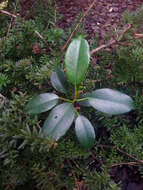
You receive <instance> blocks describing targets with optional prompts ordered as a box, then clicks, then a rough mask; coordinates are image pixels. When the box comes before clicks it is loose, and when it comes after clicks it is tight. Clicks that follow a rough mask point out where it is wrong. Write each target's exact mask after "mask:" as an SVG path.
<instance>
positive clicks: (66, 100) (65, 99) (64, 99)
mask: <svg viewBox="0 0 143 190" xmlns="http://www.w3.org/2000/svg"><path fill="white" fill-rule="evenodd" d="M59 99H60V100H63V101H65V102H70V103H73V101H71V100H69V99H67V98H62V97H59Z"/></svg>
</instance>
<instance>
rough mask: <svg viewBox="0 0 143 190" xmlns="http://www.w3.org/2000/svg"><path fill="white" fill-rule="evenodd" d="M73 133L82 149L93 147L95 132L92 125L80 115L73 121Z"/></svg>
mask: <svg viewBox="0 0 143 190" xmlns="http://www.w3.org/2000/svg"><path fill="white" fill-rule="evenodd" d="M75 132H76V136H77V138H78V140H79V142H80V143H81V145H82V146H83V147H85V148H91V147H92V146H93V144H94V140H95V132H94V128H93V126H92V124H91V123H90V121H89V120H88V119H87V118H86V117H84V116H81V115H79V116H78V117H77V119H76V121H75Z"/></svg>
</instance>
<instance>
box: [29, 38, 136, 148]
mask: <svg viewBox="0 0 143 190" xmlns="http://www.w3.org/2000/svg"><path fill="white" fill-rule="evenodd" d="M89 61H90V51H89V45H88V42H87V41H86V40H85V39H83V38H81V37H79V38H76V39H74V40H73V41H72V42H71V44H70V45H69V47H68V49H67V52H66V55H65V70H66V72H65V73H64V72H63V71H62V70H60V69H58V70H57V71H55V72H52V74H51V83H52V86H53V87H54V88H55V90H56V91H57V94H54V93H43V94H40V95H38V96H36V97H34V98H33V99H32V100H31V101H30V102H29V103H28V104H27V106H26V108H25V111H26V113H30V114H39V113H42V112H46V111H49V110H51V112H50V113H49V115H48V117H47V119H46V120H45V122H44V125H43V127H42V133H41V135H42V136H43V137H45V138H47V137H48V138H51V139H53V140H56V141H57V140H59V139H60V138H61V137H62V136H63V135H65V133H66V132H67V131H68V129H69V128H70V126H71V125H72V123H73V122H75V133H76V136H77V138H78V140H79V142H80V143H81V145H82V146H83V147H85V148H91V147H92V146H93V144H94V141H95V131H94V127H93V126H92V124H91V122H90V121H89V120H88V118H86V117H85V116H83V115H81V114H80V113H79V112H78V110H77V108H76V106H75V105H76V103H79V104H81V105H82V106H91V107H93V108H95V109H97V110H99V111H101V112H103V113H106V114H110V115H117V114H123V113H126V112H129V111H130V110H132V109H133V100H132V99H131V97H129V96H128V95H126V94H123V93H121V92H119V91H116V90H112V89H108V88H103V89H98V90H95V91H93V92H91V93H86V94H83V95H81V94H80V84H81V82H82V81H83V80H84V78H85V75H86V72H87V69H88V66H89ZM68 83H71V84H72V85H73V87H74V94H73V95H71V96H70V97H69V95H68V94H69V91H68V88H67V84H68ZM59 94H64V97H61V96H60V95H59ZM71 97H72V98H71ZM81 97H82V98H81ZM58 102H60V104H59V105H57V104H58Z"/></svg>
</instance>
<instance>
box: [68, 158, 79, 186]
mask: <svg viewBox="0 0 143 190" xmlns="http://www.w3.org/2000/svg"><path fill="white" fill-rule="evenodd" d="M67 163H68V165H69V167H70V168H71V169H72V165H71V163H70V161H69V160H67ZM71 171H72V175H73V177H74V180H75V184H76V186H77V190H81V186H80V182H79V181H78V180H77V177H76V175H75V172H74V170H73V169H72V170H71Z"/></svg>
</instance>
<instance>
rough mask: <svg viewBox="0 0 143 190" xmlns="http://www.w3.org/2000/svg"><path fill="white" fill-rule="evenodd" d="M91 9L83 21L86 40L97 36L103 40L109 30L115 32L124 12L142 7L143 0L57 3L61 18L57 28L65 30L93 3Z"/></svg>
mask: <svg viewBox="0 0 143 190" xmlns="http://www.w3.org/2000/svg"><path fill="white" fill-rule="evenodd" d="M93 2H95V3H94V5H93V7H92V8H91V10H90V11H89V12H88V14H87V16H86V17H85V18H84V20H83V25H84V26H83V27H84V31H85V32H86V38H87V39H88V40H90V39H92V38H93V37H94V36H98V37H99V38H101V39H103V36H105V34H107V32H108V31H109V30H116V27H117V25H118V23H119V20H120V18H121V17H122V15H123V12H125V11H129V12H131V11H135V10H137V9H138V8H140V6H141V5H143V0H135V1H133V0H100V1H93V0H78V1H76V0H72V1H71V0H64V3H63V1H62V0H58V1H57V8H58V11H59V13H60V14H61V15H62V18H61V19H60V20H59V22H58V26H59V27H61V28H63V29H67V28H69V27H71V24H72V23H73V22H74V20H75V18H76V17H77V15H79V14H80V13H83V14H84V13H85V12H86V10H87V9H88V7H89V6H90V5H91V4H92V3H93Z"/></svg>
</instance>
